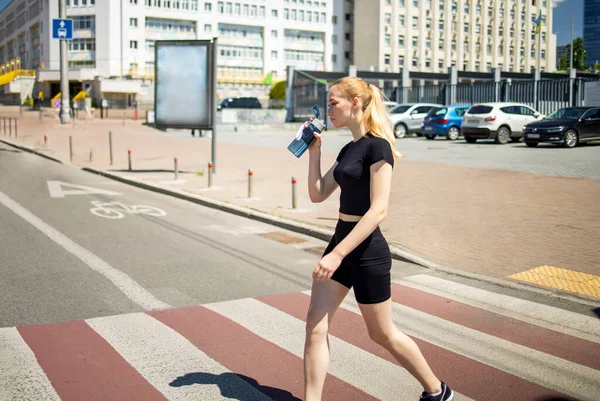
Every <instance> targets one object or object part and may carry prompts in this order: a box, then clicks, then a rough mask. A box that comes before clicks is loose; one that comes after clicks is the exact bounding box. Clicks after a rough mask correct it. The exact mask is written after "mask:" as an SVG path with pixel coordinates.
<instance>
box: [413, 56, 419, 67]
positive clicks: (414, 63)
mask: <svg viewBox="0 0 600 401" xmlns="http://www.w3.org/2000/svg"><path fill="white" fill-rule="evenodd" d="M418 65H419V59H417V58H413V59H412V66H413V67H417V66H418Z"/></svg>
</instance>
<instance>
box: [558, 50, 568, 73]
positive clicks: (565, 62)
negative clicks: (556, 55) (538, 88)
mask: <svg viewBox="0 0 600 401" xmlns="http://www.w3.org/2000/svg"><path fill="white" fill-rule="evenodd" d="M558 69H559V70H560V71H566V70H568V69H569V60H568V59H567V56H566V55H565V54H563V55H562V56H561V57H560V63H559V65H558Z"/></svg>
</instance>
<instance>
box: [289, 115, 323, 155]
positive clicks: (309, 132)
mask: <svg viewBox="0 0 600 401" xmlns="http://www.w3.org/2000/svg"><path fill="white" fill-rule="evenodd" d="M313 113H314V114H315V118H313V120H312V121H310V122H309V121H307V122H306V123H304V124H302V127H300V129H299V130H298V133H297V134H296V137H295V138H294V140H293V141H292V142H291V143H290V144H289V145H288V150H289V151H290V152H292V153H293V154H294V156H296V157H298V158H299V157H300V156H302V155H303V154H304V152H306V149H308V147H309V146H310V145H312V143H313V141H314V140H315V139H316V138H315V136H314V134H313V133H314V132H317V133H318V134H320V133H321V131H323V128H325V121H323V120H321V112H320V111H319V106H314V107H313ZM305 125H306V128H303V127H304V126H305Z"/></svg>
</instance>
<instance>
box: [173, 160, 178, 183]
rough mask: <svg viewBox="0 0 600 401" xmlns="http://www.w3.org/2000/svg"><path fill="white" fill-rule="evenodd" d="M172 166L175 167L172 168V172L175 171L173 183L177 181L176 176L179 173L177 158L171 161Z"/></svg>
mask: <svg viewBox="0 0 600 401" xmlns="http://www.w3.org/2000/svg"><path fill="white" fill-rule="evenodd" d="M173 164H174V165H175V166H174V170H175V181H177V176H178V172H179V169H178V168H177V158H175V159H174V160H173Z"/></svg>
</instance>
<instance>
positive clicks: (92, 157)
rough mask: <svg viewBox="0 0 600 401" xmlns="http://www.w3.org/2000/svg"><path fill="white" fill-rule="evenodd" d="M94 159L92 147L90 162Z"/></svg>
mask: <svg viewBox="0 0 600 401" xmlns="http://www.w3.org/2000/svg"><path fill="white" fill-rule="evenodd" d="M93 160H94V149H93V148H92V149H90V163H91V162H92V161H93Z"/></svg>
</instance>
